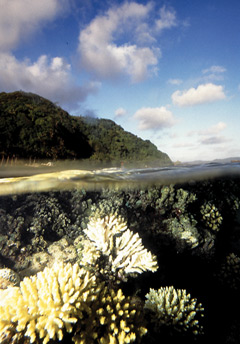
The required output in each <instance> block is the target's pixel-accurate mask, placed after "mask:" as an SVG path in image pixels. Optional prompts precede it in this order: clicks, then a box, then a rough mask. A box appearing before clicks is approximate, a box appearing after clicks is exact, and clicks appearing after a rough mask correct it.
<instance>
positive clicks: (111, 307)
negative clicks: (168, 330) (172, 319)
mask: <svg viewBox="0 0 240 344" xmlns="http://www.w3.org/2000/svg"><path fill="white" fill-rule="evenodd" d="M141 310H142V309H141V306H140V305H137V303H136V302H134V301H133V299H131V298H130V297H125V296H124V295H123V293H122V290H121V289H118V290H117V291H115V290H113V289H109V288H107V287H104V288H102V290H101V292H100V293H99V295H98V299H97V301H95V302H94V304H93V305H92V313H91V315H90V316H89V318H85V319H83V320H82V321H81V323H80V324H79V327H78V331H77V332H76V334H75V336H74V337H73V341H74V342H75V344H93V343H95V339H96V338H97V340H98V343H100V344H125V343H132V342H134V341H136V340H137V341H138V340H139V339H140V338H141V337H142V336H143V335H144V334H145V333H146V332H147V329H146V328H145V327H144V322H143V316H142V312H141Z"/></svg>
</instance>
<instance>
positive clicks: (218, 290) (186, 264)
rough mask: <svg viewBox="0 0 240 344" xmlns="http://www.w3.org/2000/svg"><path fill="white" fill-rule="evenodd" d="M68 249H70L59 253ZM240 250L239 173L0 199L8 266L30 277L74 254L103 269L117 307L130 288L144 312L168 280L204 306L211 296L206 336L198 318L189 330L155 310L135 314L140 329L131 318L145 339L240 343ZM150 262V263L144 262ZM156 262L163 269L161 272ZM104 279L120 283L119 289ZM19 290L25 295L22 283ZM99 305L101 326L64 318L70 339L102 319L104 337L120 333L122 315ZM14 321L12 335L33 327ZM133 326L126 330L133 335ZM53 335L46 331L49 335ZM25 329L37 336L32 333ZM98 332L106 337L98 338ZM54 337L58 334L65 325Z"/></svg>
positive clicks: (90, 268) (2, 258)
mask: <svg viewBox="0 0 240 344" xmlns="http://www.w3.org/2000/svg"><path fill="white" fill-rule="evenodd" d="M116 214H117V215H116ZM129 241H130V242H131V245H129ZM60 244H61V245H60ZM56 246H58V248H59V249H56ZM54 247H55V249H54ZM59 250H60V251H61V250H63V251H64V255H59ZM140 252H142V253H143V255H141V257H142V258H143V260H141V257H140V254H139V253H140ZM70 253H71V254H70ZM46 255H47V257H46ZM130 257H131V258H130ZM239 257H240V180H239V178H237V177H231V178H216V179H214V180H204V181H201V182H193V181H190V182H189V183H184V184H176V185H156V186H153V185H151V186H149V187H146V188H141V189H136V188H135V189H129V190H116V189H106V188H103V189H102V190H100V189H98V190H97V191H93V190H91V191H87V190H84V189H76V190H72V191H58V192H49V193H36V194H26V195H23V194H22V195H13V196H4V197H1V198H0V268H4V269H5V268H10V269H12V270H14V271H15V272H16V273H19V275H20V276H21V278H23V277H25V276H29V275H30V274H35V273H36V272H38V271H40V270H41V271H44V270H43V269H44V267H45V266H47V267H48V268H49V269H50V270H51V269H52V262H53V260H54V259H55V260H56V259H57V260H58V262H60V260H63V261H64V266H65V264H66V262H70V263H71V266H73V265H74V263H77V264H78V265H79V266H80V269H84V270H86V271H87V272H88V273H89V276H94V278H95V279H96V281H98V286H99V287H100V285H102V287H101V288H100V289H99V293H100V294H101V295H102V296H103V299H104V297H105V296H104V295H105V294H104V293H106V298H107V299H108V300H109V301H106V302H109V307H108V309H109V312H116V310H117V307H119V306H117V305H115V301H116V302H117V299H118V296H119V297H120V299H121V297H122V296H120V295H123V296H124V297H125V299H124V300H123V301H121V302H117V304H118V303H120V306H121V307H123V309H125V307H128V306H126V305H124V304H125V302H126V304H127V303H129V305H130V306H131V307H132V305H133V304H134V306H133V308H134V309H136V314H138V315H139V316H140V315H142V313H144V314H145V311H144V312H143V305H144V303H145V295H146V294H147V293H148V292H149V289H150V288H151V289H154V290H156V291H157V290H159V289H160V288H163V287H164V288H166V290H167V288H170V287H165V286H173V288H174V290H175V291H177V290H185V291H187V292H186V295H188V293H190V294H191V295H194V298H196V299H197V300H198V302H197V303H196V307H197V305H198V304H200V303H201V304H202V305H203V307H204V318H203V319H202V321H201V323H200V319H198V316H201V313H202V312H200V311H199V312H197V314H196V317H197V320H199V326H200V327H201V326H202V325H203V326H204V333H203V334H201V331H200V329H198V332H199V335H198V336H194V335H193V332H192V330H194V328H191V327H189V330H188V331H175V330H174V331H173V328H174V326H169V327H168V326H163V324H162V323H158V325H157V326H158V330H156V329H155V326H156V325H153V323H151V322H150V316H145V321H146V325H143V324H142V325H140V323H141V321H140V320H139V321H140V322H138V320H137V319H139V318H138V316H136V318H132V323H134V324H136V327H134V328H135V329H134V330H133V329H131V328H132V327H131V326H130V325H131V324H132V323H131V322H130V325H129V326H126V329H128V327H129V328H130V329H131V330H130V332H131V333H133V332H134V333H135V334H136V338H140V337H141V336H140V333H142V332H141V330H140V329H139V330H138V328H140V327H141V326H143V327H144V328H146V329H148V332H147V334H146V335H144V336H142V337H141V342H142V343H144V344H145V343H147V344H158V343H159V342H168V343H177V342H178V341H179V340H181V339H183V338H184V341H185V343H186V344H190V343H191V344H192V342H193V337H196V339H195V343H198V344H202V343H206V342H218V343H223V344H225V343H227V344H229V343H230V344H239V342H240V332H239V329H238V328H239V323H240V315H239V312H238V310H239V308H240V296H239V295H240V294H239V288H240V283H239V281H240V275H239V273H240V272H239V271H240V269H239V266H240V263H239ZM135 258H136V259H135ZM146 261H148V262H149V264H146V265H144V264H145V262H146ZM156 262H157V265H158V266H159V268H158V270H157V271H155V272H154V273H152V271H154V270H155V269H156ZM37 263H39V264H38V265H39V266H38V267H37V268H36V269H35V268H34V266H33V264H35V267H36V266H37ZM143 266H144V268H143ZM36 276H37V275H36ZM34 278H35V277H34ZM30 280H31V278H30ZM14 288H21V287H18V286H15V287H14ZM104 288H105V289H106V288H109V290H112V291H111V295H112V296H109V290H107V289H106V291H104V290H105V289H104ZM119 289H121V293H122V294H120V292H118V290H119ZM14 290H15V289H14ZM17 290H18V295H19V293H20V294H21V289H17ZM164 290H165V289H164ZM166 290H165V291H166ZM168 291H169V289H168ZM2 292H4V295H6V293H7V292H6V291H1V293H2ZM100 294H99V295H100ZM170 294H171V293H170ZM2 295H3V294H2ZM117 295H118V296H117ZM179 298H180V297H179ZM20 299H21V298H20ZM105 304H106V303H105ZM1 305H2V304H1ZM185 305H186V307H187V303H186V304H185ZM95 306H96V308H94V307H95ZM130 306H129V307H130ZM11 307H13V306H11ZM94 307H93V305H91V309H92V310H93V309H95V310H96V312H95V311H94V312H95V315H93V314H92V315H91V319H95V320H93V323H94V321H96V323H95V324H96V326H95V325H90V324H86V323H84V322H82V325H81V324H80V323H79V320H78V321H77V322H76V323H72V325H71V326H72V332H70V333H68V332H67V328H66V327H65V325H63V327H62V328H61V330H62V332H63V334H64V336H63V340H62V343H63V344H65V343H69V340H70V342H71V340H72V339H73V337H74V336H76V337H75V338H76V340H77V341H81V340H82V337H81V336H82V335H83V334H82V333H83V332H84V331H83V327H82V326H84V328H86V327H87V326H89V328H90V329H91V326H95V327H94V329H92V330H91V331H90V332H92V333H98V335H99V333H101V337H100V338H103V339H102V342H103V343H105V342H107V343H108V342H110V337H109V332H110V334H111V335H112V336H113V333H116V336H118V334H120V332H121V330H120V329H119V328H120V327H121V325H120V322H121V321H120V320H117V322H114V324H117V325H116V326H117V328H118V330H116V329H114V324H112V323H111V321H113V320H111V319H110V318H108V317H109V314H110V313H109V314H108V315H107V314H105V313H103V314H101V313H102V312H103V311H102V310H100V309H101V308H103V310H104V311H105V309H106V307H105V306H103V305H101V304H98V303H96V301H95V303H94ZM131 307H130V308H128V309H129V312H131V311H132V308H131ZM9 309H11V308H9ZM98 313H99V314H98ZM131 314H132V313H131ZM101 315H103V318H101ZM73 317H74V316H73ZM126 317H127V318H128V316H127V315H126ZM105 318H106V319H105ZM130 318H131V317H130ZM7 319H8V318H7ZM83 319H90V315H89V316H88V315H87V313H86V312H85V313H84V317H83ZM100 319H101V320H100ZM107 319H108V320H107ZM118 319H120V318H118ZM194 319H195V318H194ZM7 321H10V320H7ZM101 322H102V323H103V324H101ZM7 324H8V325H9V327H7V328H5V330H6V332H5V330H4V333H5V334H6V335H7V336H8V337H7V338H11V339H10V342H9V343H11V344H13V343H14V338H15V340H18V339H19V338H20V337H18V336H22V335H23V333H25V332H24V331H25V330H26V331H27V329H25V330H23V329H22V330H21V331H20V332H17V333H15V330H16V327H17V326H18V325H17V320H16V321H15V322H13V323H11V325H10V323H9V322H8V323H6V325H7ZM83 324H84V325H83ZM121 324H122V326H123V324H124V322H122V323H121ZM137 324H139V325H137ZM4 326H5V325H4ZM134 326H135V325H134ZM138 326H140V327H138ZM166 327H167V328H168V329H169V331H167V330H166V329H164V328H166ZM106 329H108V330H106ZM105 330H106V331H105ZM111 331H112V332H111ZM173 332H174V334H173ZM127 333H129V332H127V331H125V337H124V334H122V335H121V336H123V337H124V338H126V340H130V339H129V338H128V337H127ZM47 334H48V333H47V332H44V336H45V335H46V336H47ZM48 335H49V334H48ZM14 336H16V337H14ZM38 336H39V338H38ZM116 336H115V337H116ZM133 336H134V335H131V340H133ZM191 336H192V337H191ZM23 338H24V341H26V340H30V337H23ZM27 338H29V339H27ZM127 338H128V339H127ZM37 339H39V340H40V333H39V332H36V343H37ZM44 339H45V338H44V337H43V338H41V340H40V341H43V340H44ZM115 339H116V340H119V341H120V339H117V337H116V338H115ZM115 339H114V340H115ZM65 340H66V342H65ZM87 340H90V339H89V338H87ZM91 340H92V341H93V343H94V344H95V343H98V342H97V339H96V338H95V339H94V338H91ZM111 340H112V341H113V339H111ZM136 340H138V339H136ZM51 342H52V343H54V342H56V343H57V342H58V334H57V332H55V340H53V339H51ZM20 343H21V342H19V344H20ZM52 343H51V344H52ZM21 344H22V343H21Z"/></svg>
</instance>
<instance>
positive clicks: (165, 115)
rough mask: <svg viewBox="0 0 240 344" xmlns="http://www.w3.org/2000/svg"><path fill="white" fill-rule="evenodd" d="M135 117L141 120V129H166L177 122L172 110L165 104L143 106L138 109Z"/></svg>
mask: <svg viewBox="0 0 240 344" xmlns="http://www.w3.org/2000/svg"><path fill="white" fill-rule="evenodd" d="M133 117H134V118H135V119H136V120H138V121H139V126H138V128H139V129H140V130H148V129H154V130H157V129H164V128H168V127H172V126H173V125H174V124H175V123H176V120H175V118H174V117H173V114H172V112H171V111H169V110H167V108H166V107H165V106H161V107H157V108H150V107H143V108H141V109H139V110H137V111H136V112H135V114H134V116H133Z"/></svg>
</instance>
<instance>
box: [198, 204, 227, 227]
mask: <svg viewBox="0 0 240 344" xmlns="http://www.w3.org/2000/svg"><path fill="white" fill-rule="evenodd" d="M200 212H201V214H202V218H203V222H204V223H205V225H206V226H207V227H208V228H210V229H212V230H213V231H219V229H220V225H221V223H222V220H223V218H222V216H221V214H220V212H219V211H218V209H217V208H216V207H215V205H214V204H211V203H210V202H209V203H205V204H204V205H202V206H201V208H200Z"/></svg>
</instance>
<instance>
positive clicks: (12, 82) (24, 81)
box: [0, 53, 99, 109]
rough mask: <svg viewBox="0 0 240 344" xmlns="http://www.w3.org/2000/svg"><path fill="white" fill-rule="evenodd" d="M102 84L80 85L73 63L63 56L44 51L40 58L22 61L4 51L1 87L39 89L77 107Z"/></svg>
mask: <svg viewBox="0 0 240 344" xmlns="http://www.w3.org/2000/svg"><path fill="white" fill-rule="evenodd" d="M98 86H99V85H98V84H96V83H89V84H86V85H82V86H81V85H79V84H77V83H76V82H75V80H74V79H73V78H72V76H71V66H70V65H69V64H68V63H66V62H65V61H64V59H63V58H61V57H54V58H52V59H48V58H47V56H46V55H42V56H40V57H39V58H38V60H37V61H35V62H34V63H31V62H30V61H29V60H24V61H22V62H20V61H18V60H17V59H16V58H15V57H14V56H13V55H11V54H9V53H1V54H0V88H1V89H4V90H6V91H15V90H19V89H21V90H23V91H29V92H33V93H37V94H39V95H41V96H43V97H46V98H48V99H51V100H52V101H54V102H58V103H59V104H60V105H64V106H65V107H66V108H68V109H74V108H75V107H77V105H78V103H79V102H82V101H84V100H85V99H86V97H87V96H88V94H89V93H93V92H96V90H97V89H98Z"/></svg>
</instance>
